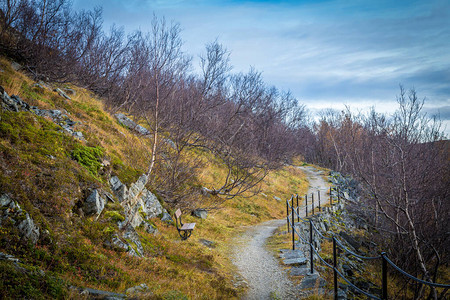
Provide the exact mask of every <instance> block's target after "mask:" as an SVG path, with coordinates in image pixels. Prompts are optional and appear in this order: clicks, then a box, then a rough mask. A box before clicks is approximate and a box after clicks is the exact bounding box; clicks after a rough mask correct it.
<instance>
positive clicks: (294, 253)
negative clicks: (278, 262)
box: [280, 249, 305, 259]
mask: <svg viewBox="0 0 450 300" xmlns="http://www.w3.org/2000/svg"><path fill="white" fill-rule="evenodd" d="M280 257H282V258H285V259H290V258H302V257H305V254H304V253H303V251H301V250H299V249H296V250H287V251H283V252H282V253H281V254H280Z"/></svg>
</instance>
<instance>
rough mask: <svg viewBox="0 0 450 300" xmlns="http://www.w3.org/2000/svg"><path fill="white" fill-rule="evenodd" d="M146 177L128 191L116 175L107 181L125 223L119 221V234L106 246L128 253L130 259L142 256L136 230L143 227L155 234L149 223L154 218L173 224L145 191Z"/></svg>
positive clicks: (154, 197) (140, 178)
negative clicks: (122, 212)
mask: <svg viewBox="0 0 450 300" xmlns="http://www.w3.org/2000/svg"><path fill="white" fill-rule="evenodd" d="M147 182H148V177H147V176H146V175H145V174H143V175H142V176H140V177H139V179H138V180H137V181H136V182H134V183H132V184H131V185H130V187H129V188H128V187H127V186H126V185H125V184H123V183H122V182H121V181H120V179H119V178H118V177H117V176H112V177H111V179H110V180H109V183H110V186H111V189H112V190H113V192H114V194H115V196H116V198H117V200H118V202H119V203H120V204H121V205H122V207H123V210H124V213H125V220H124V221H122V222H119V229H120V230H121V234H120V235H118V234H116V235H114V236H113V237H112V239H111V240H110V241H108V242H107V243H106V245H107V246H109V247H111V248H115V249H119V250H122V251H126V252H128V253H129V254H130V255H133V256H142V255H143V252H144V250H143V247H142V244H141V242H140V240H139V235H138V234H137V232H136V230H135V228H137V227H140V226H142V227H143V228H144V229H145V230H146V231H147V232H148V233H152V234H157V233H158V230H157V228H156V227H155V226H154V225H153V224H152V223H151V221H150V220H151V219H153V218H157V217H159V218H161V220H163V221H164V220H169V221H170V222H173V221H172V218H171V217H170V215H169V214H168V213H167V211H166V210H165V209H164V208H163V207H162V205H161V203H159V201H158V198H157V197H156V196H155V195H154V194H153V193H152V192H150V191H149V190H148V189H146V188H145V185H146V183H147Z"/></svg>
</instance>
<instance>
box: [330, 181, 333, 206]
mask: <svg viewBox="0 0 450 300" xmlns="http://www.w3.org/2000/svg"><path fill="white" fill-rule="evenodd" d="M332 205H333V198H332V197H331V186H330V206H332Z"/></svg>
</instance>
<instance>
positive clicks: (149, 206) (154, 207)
mask: <svg viewBox="0 0 450 300" xmlns="http://www.w3.org/2000/svg"><path fill="white" fill-rule="evenodd" d="M141 199H142V202H143V207H142V211H143V212H144V213H145V219H147V220H148V219H152V218H156V217H158V216H159V215H161V214H162V213H163V210H164V208H163V207H162V206H161V203H159V201H158V198H156V196H155V195H154V194H153V193H152V192H150V191H149V190H147V189H144V190H143V191H142V195H141Z"/></svg>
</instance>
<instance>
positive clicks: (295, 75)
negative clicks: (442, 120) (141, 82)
mask: <svg viewBox="0 0 450 300" xmlns="http://www.w3.org/2000/svg"><path fill="white" fill-rule="evenodd" d="M74 3H75V5H76V6H77V7H83V8H90V7H93V6H95V5H102V6H104V16H105V21H106V22H105V23H106V24H107V25H109V24H111V23H112V22H115V23H117V24H119V25H124V26H126V28H127V29H128V30H131V29H133V28H141V29H143V30H145V29H146V28H148V26H149V23H150V20H151V17H152V14H153V12H155V13H156V14H157V15H160V16H162V15H164V16H165V17H166V18H167V19H169V20H175V21H177V22H179V23H180V24H181V27H182V28H183V38H184V40H185V41H186V42H185V49H186V51H187V52H189V53H190V54H192V55H194V56H195V55H197V54H199V53H200V52H201V51H202V50H203V47H204V45H205V43H207V42H209V41H212V40H214V39H215V38H217V37H218V38H219V41H220V42H222V43H223V44H224V45H225V46H226V47H227V48H228V49H230V50H231V52H232V63H233V65H234V67H235V68H234V69H235V70H236V71H245V70H248V68H249V66H254V67H255V68H256V69H258V70H260V71H262V72H263V75H264V78H265V79H266V81H267V82H268V83H270V84H273V85H275V86H278V87H281V88H283V89H290V90H291V91H292V92H293V93H294V95H295V96H297V97H298V98H299V99H300V100H301V101H304V102H305V103H307V104H308V105H311V107H313V106H314V105H316V106H317V104H318V103H320V105H321V106H322V105H326V104H327V103H329V104H330V106H334V105H336V103H337V102H341V103H343V102H345V103H347V104H350V105H356V106H361V107H362V106H365V103H366V102H367V103H374V104H377V105H378V106H380V107H381V106H385V107H392V101H394V100H395V95H396V94H398V85H399V84H403V85H404V86H405V88H410V87H415V88H416V90H417V92H418V94H419V95H420V96H426V98H427V99H428V104H427V106H426V108H427V109H428V108H430V109H432V108H435V107H443V108H445V107H448V106H449V105H450V2H448V1H446V0H431V1H418V0H416V1H414V0H412V1H411V0H397V1H391V0H389V1H388V0H378V1H364V0H351V1H338V0H328V1H316V0H314V1H312V0H311V1H305V0H301V1H282V0H279V1H274V0H266V1H256V0H255V1H250V0H246V1H237V0H213V1H211V0H208V1H206V0H189V1H188V0H178V1H160V0H131V1H120V0H109V1H102V0H74ZM382 103H387V104H388V105H382ZM447 111H448V110H445V109H444V113H441V117H444V116H446V115H447V114H446V112H447Z"/></svg>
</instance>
